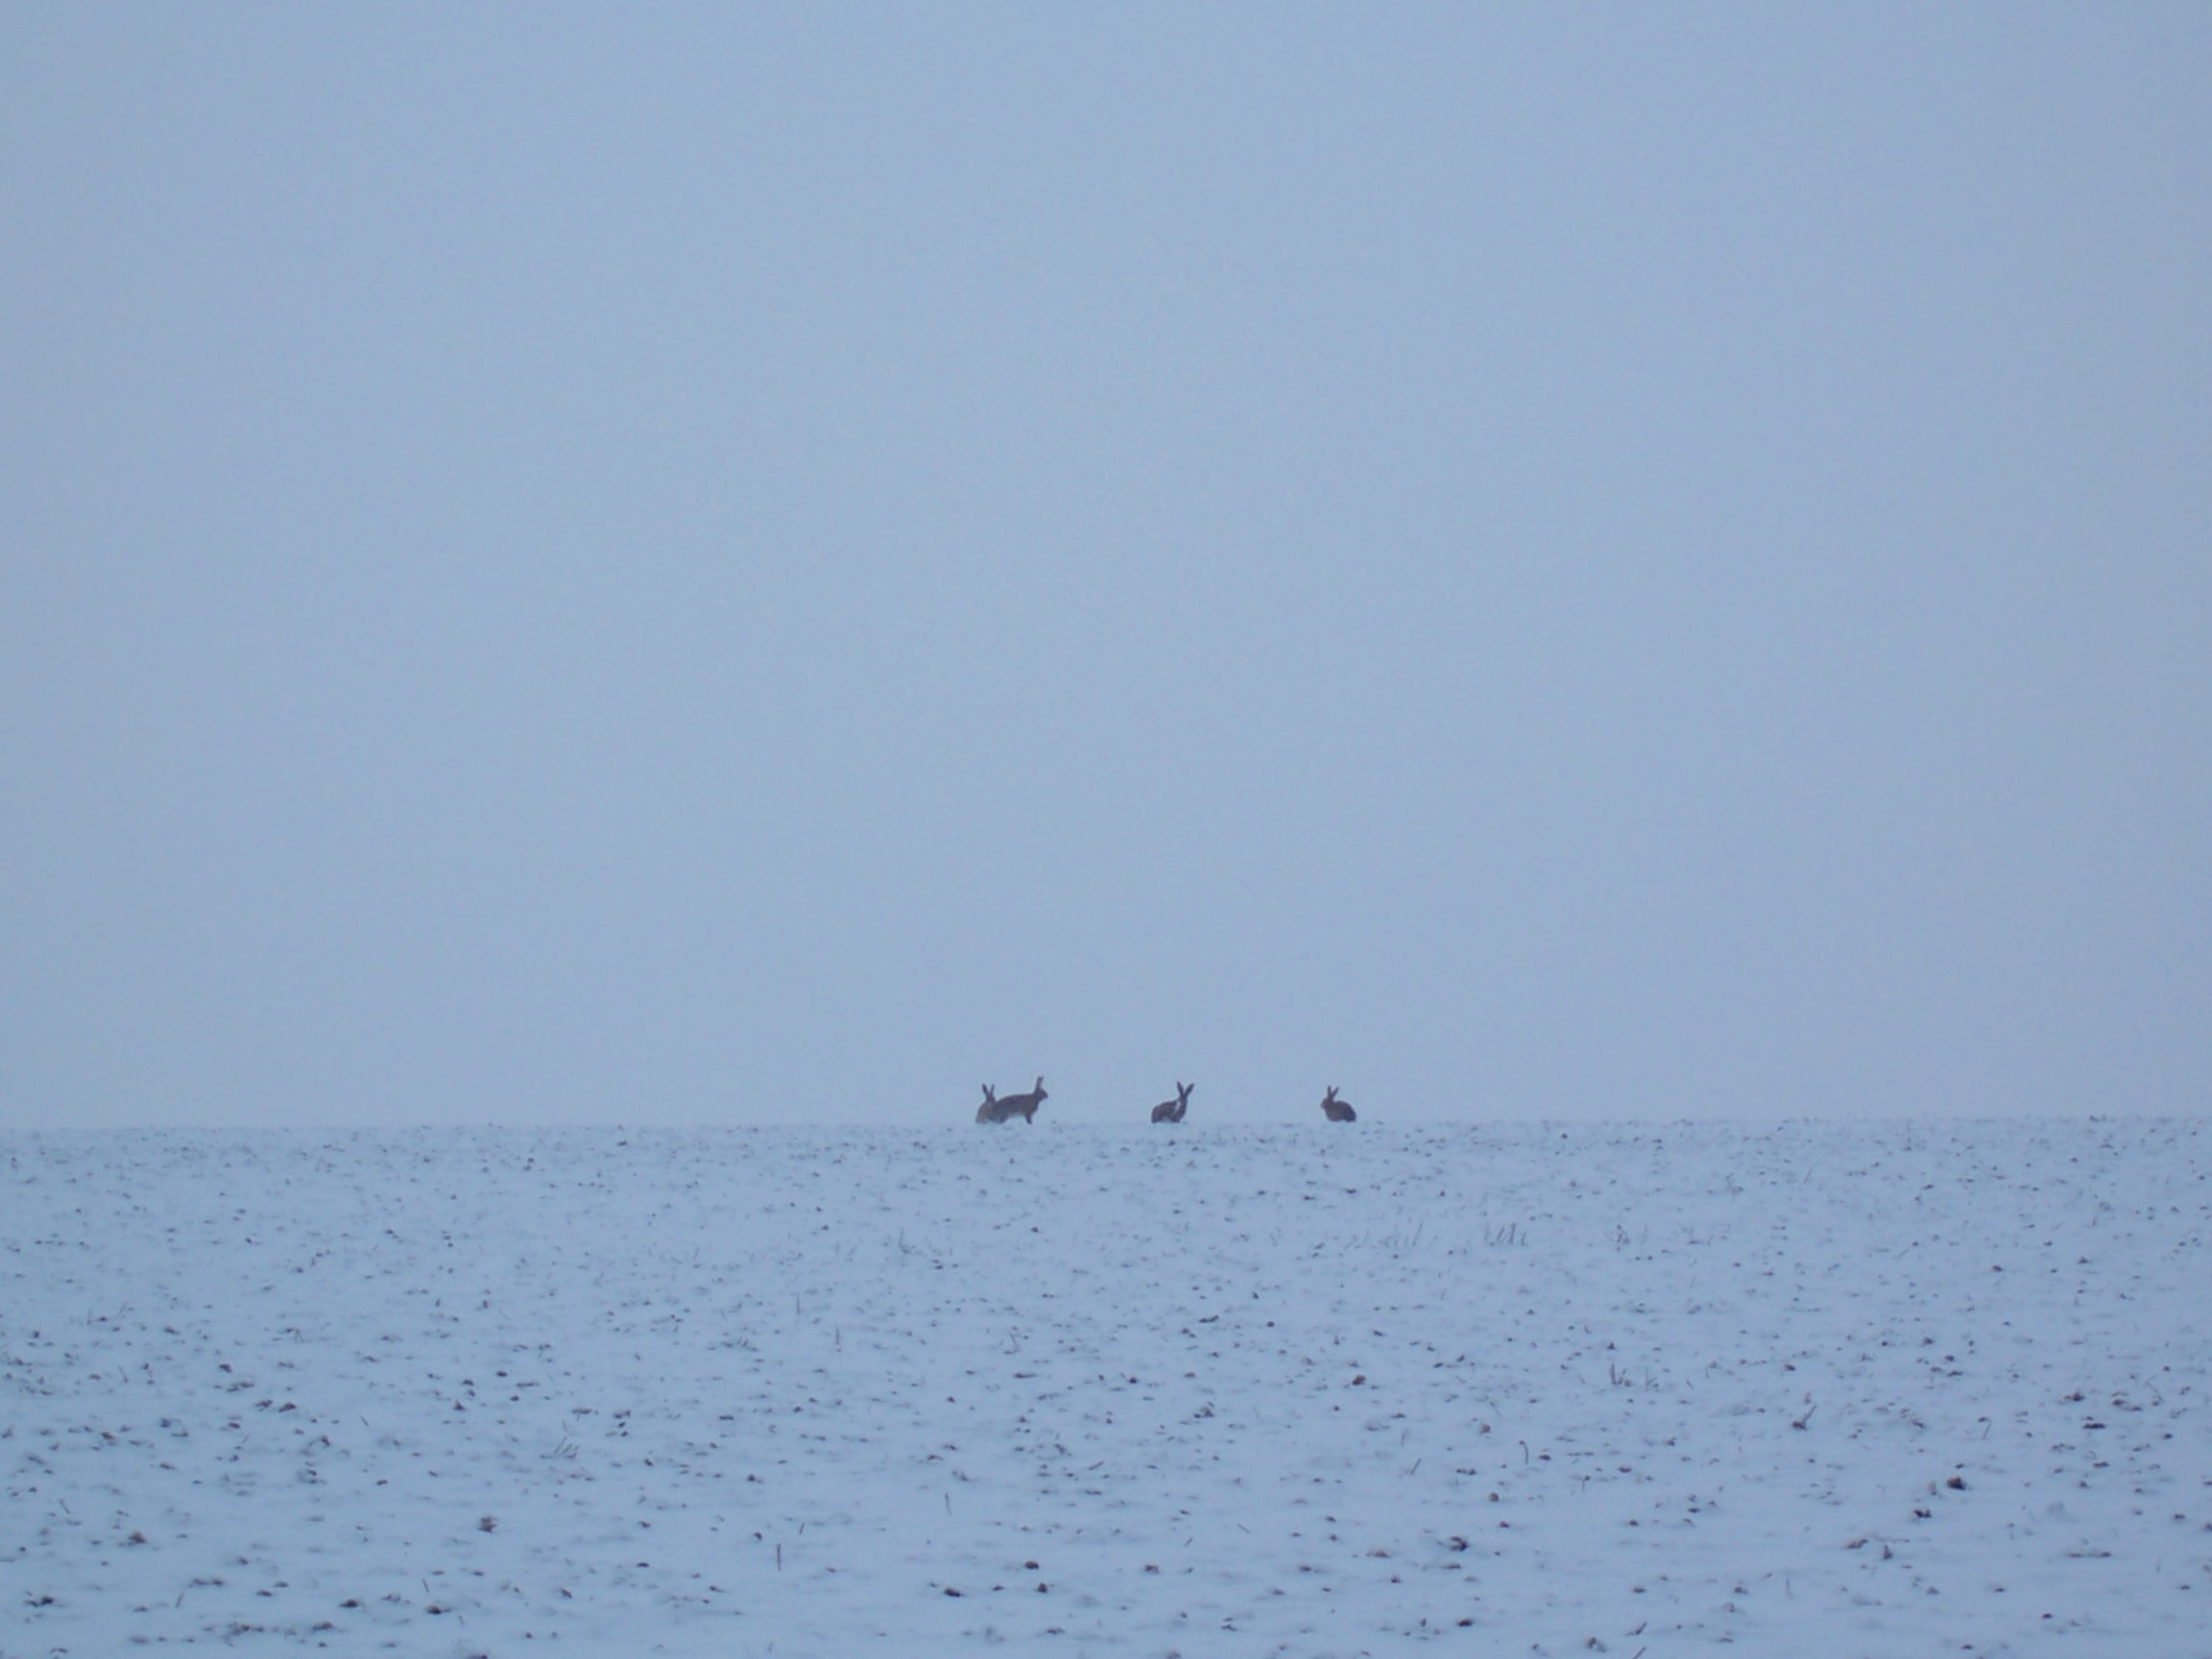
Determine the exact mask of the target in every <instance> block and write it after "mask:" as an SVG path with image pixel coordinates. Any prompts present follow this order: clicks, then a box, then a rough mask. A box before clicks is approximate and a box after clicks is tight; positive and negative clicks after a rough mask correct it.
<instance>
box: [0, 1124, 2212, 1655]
mask: <svg viewBox="0 0 2212 1659" xmlns="http://www.w3.org/2000/svg"><path fill="white" fill-rule="evenodd" d="M957 1110H958V1112H959V1115H960V1116H961V1117H962V1118H965V1117H966V1115H967V1112H968V1107H967V1106H966V1105H961V1106H959V1107H958V1108H957ZM0 1154H4V1155H5V1157H6V1160H7V1171H6V1174H5V1177H4V1185H0V1193H4V1194H5V1202H4V1204H0V1251H4V1254H0V1493H4V1495H5V1504H4V1508H0V1521H4V1522H5V1527H4V1530H0V1654H4V1655H6V1659H31V1656H33V1655H36V1656H38V1659H46V1656H47V1655H53V1654H68V1655H91V1654H98V1655H113V1654H120V1653H125V1652H128V1651H131V1650H132V1647H133V1645H150V1646H162V1645H167V1646H172V1647H174V1646H201V1647H209V1646H214V1645H218V1644H219V1645H222V1646H225V1647H231V1648H235V1649H237V1650H239V1651H242V1652H249V1653H250V1652H255V1651H276V1650H290V1649H293V1648H316V1647H328V1648H330V1649H332V1650H335V1651H343V1652H349V1653H371V1652H378V1651H396V1652H400V1653H406V1654H430V1655H439V1656H444V1655H468V1654H486V1655H496V1656H498V1659H509V1656H512V1655H518V1654H530V1653H555V1654H557V1653H563V1652H567V1653H579V1654H599V1653H608V1654H613V1653H625V1654H630V1653H638V1654H642V1653H671V1654H698V1655H708V1654H714V1655H720V1654H763V1653H768V1652H771V1651H773V1652H775V1653H778V1654H796V1655H806V1654H825V1655H827V1654H836V1653H850V1652H855V1651H867V1650H897V1651H900V1652H907V1653H926V1654H934V1653H979V1652H983V1651H986V1650H988V1649H990V1648H992V1647H995V1646H998V1645H999V1644H1012V1645H1015V1646H1018V1647H1021V1648H1022V1650H1025V1651H1037V1652H1045V1653H1055V1652H1064V1653H1067V1654H1070V1655H1076V1654H1105V1653H1130V1654H1145V1655H1156V1656H1157V1655H1188V1656H1193V1659H1194V1656H1197V1655H1214V1654H1219V1655H1250V1654H1265V1653H1286V1654H1298V1655H1324V1654H1353V1653H1398V1652H1407V1651H1412V1650H1415V1649H1417V1648H1422V1647H1426V1646H1427V1645H1431V1644H1433V1645H1435V1646H1437V1647H1441V1648H1442V1649H1444V1650H1446V1651H1453V1652H1462V1653H1468V1654H1487V1653H1506V1652H1512V1653H1536V1654H1553V1655H1565V1654H1582V1653H1614V1654H1618V1655H1621V1656H1622V1659H1633V1656H1635V1655H1638V1654H1642V1655H1647V1656H1648V1659H1660V1656H1662V1655H1669V1654H1678V1653H1685V1652H1692V1651H1703V1650H1707V1649H1711V1648H1714V1647H1723V1646H1730V1645H1733V1646H1735V1647H1740V1648H1742V1649H1743V1650H1744V1651H1748V1652H1757V1653H1785V1652H1787V1653H1796V1654H1822V1655H1827V1654H1840V1655H1854V1654H1864V1655H1885V1656H1888V1655H1902V1654H1936V1653H1942V1654H1960V1653H1974V1654H2001V1653H2002V1654H2037V1655H2040V1654H2080V1655H2107V1654H2121V1653H2126V1654H2129V1655H2133V1656H2136V1659H2147V1656H2149V1659H2154V1656H2159V1655H2205V1654H2212V1635H2207V1631H2208V1630H2212V1530H2208V1527H2212V1417H2208V1416H2207V1413H2206V1409H2205V1407H2206V1406H2207V1404H2208V1402H2207V1398H2206V1389H2207V1386H2208V1378H2212V1365H2208V1361H2212V1344H2208V1341H2207V1334H2206V1316H2207V1314H2208V1313H2212V1290H2208V1286H2212V1272H2208V1271H2207V1268H2208V1262H2207V1259H2206V1251H2205V1237H2206V1222H2207V1207H2208V1202H2212V1188H2208V1186H2207V1161H2206V1140H2205V1136H2204V1133H2203V1130H2202V1127H2201V1126H2200V1124H2198V1123H2196V1122H2146V1121H2138V1120H2129V1121H2118V1122H2097V1121H2088V1122H2067V1123H2056V1124H2055V1123H2050V1122H2037V1123H1978V1124H1949V1125H1942V1126H1911V1125H1903V1124H1887V1125H1873V1126H1869V1125H1864V1124H1856V1125H1843V1124H1788V1125H1782V1126H1779V1127H1763V1128H1757V1129H1753V1128H1746V1127H1741V1126H1726V1125H1715V1124H1689V1125H1682V1126H1676V1127H1670V1128H1665V1129H1658V1128H1641V1129H1637V1128H1593V1127H1586V1126H1585V1127H1575V1128H1565V1129H1562V1128H1560V1127H1558V1126H1555V1125H1554V1126H1551V1127H1540V1126H1535V1125H1519V1126H1503V1127H1494V1128H1457V1129H1449V1130H1447V1129H1421V1130H1413V1129H1403V1128H1395V1129H1394V1128H1391V1127H1389V1126H1387V1125H1378V1124H1373V1123H1369V1122H1361V1123H1360V1124H1358V1125H1357V1126H1334V1125H1331V1124H1327V1123H1324V1122H1321V1121H1319V1120H1318V1118H1316V1120H1315V1121H1313V1122H1312V1123H1310V1124H1307V1125H1301V1126H1298V1127H1296V1128H1284V1129H1279V1130H1270V1131H1260V1130H1250V1129H1218V1128H1214V1129H1209V1128H1205V1127H1203V1126H1200V1125H1198V1124H1195V1123H1192V1124H1186V1125H1183V1126H1180V1127H1158V1128H1155V1127H1152V1126H1150V1125H1142V1124H1133V1125H1131V1126H1129V1127H1127V1128H1120V1127H1114V1128H1105V1127H1096V1126H1087V1125H1081V1124H1070V1123H1067V1122H1065V1121H1063V1122H1060V1123H1053V1122H1050V1121H1048V1120H1046V1119H1044V1118H1041V1119H1040V1121H1039V1122H1038V1123H1037V1124H1036V1125H1035V1126H1034V1127H1033V1128H1031V1127H1024V1126H1022V1125H1019V1124H1017V1125H1013V1126H1010V1127H1006V1128H978V1127H975V1126H974V1125H973V1124H970V1123H966V1122H962V1123H959V1124H957V1125H948V1127H946V1128H945V1129H944V1130H942V1131H930V1132H924V1133H915V1132H894V1131H886V1130H829V1129H825V1130H820V1131H793V1130H757V1131H746V1130H727V1131H711V1132H699V1133H674V1132H654V1133H643V1132H623V1131H614V1130H600V1131H567V1132H556V1131H511V1130H510V1131H476V1130H436V1131H418V1132H407V1133H385V1134H360V1135H337V1136H330V1135H307V1134H295V1133H254V1134H209V1133H145V1134H84V1135H68V1134H60V1135H55V1134H12V1135H7V1136H0Z"/></svg>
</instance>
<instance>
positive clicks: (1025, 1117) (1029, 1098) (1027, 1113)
mask: <svg viewBox="0 0 2212 1659" xmlns="http://www.w3.org/2000/svg"><path fill="white" fill-rule="evenodd" d="M1044 1103H1045V1079H1044V1078H1043V1077H1039V1078H1038V1079H1037V1087H1036V1088H1034V1089H1032V1090H1030V1091H1029V1093H1028V1094H1002V1095H1000V1096H999V1097H998V1099H996V1100H993V1101H990V1102H988V1104H989V1105H990V1107H991V1111H992V1119H991V1120H992V1121H993V1122H994V1123H1003V1122H1005V1121H1006V1119H1007V1118H1012V1117H1015V1116H1016V1115H1019V1116H1020V1117H1021V1118H1022V1122H1024V1123H1034V1122H1036V1121H1037V1108H1038V1107H1040V1106H1042V1105H1043V1104H1044Z"/></svg>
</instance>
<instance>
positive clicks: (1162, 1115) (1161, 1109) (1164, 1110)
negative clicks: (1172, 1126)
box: [1152, 1083, 1198, 1123]
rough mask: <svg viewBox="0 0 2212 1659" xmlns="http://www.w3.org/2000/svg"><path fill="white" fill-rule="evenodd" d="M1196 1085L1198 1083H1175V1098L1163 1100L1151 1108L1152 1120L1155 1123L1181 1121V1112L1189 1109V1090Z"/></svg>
mask: <svg viewBox="0 0 2212 1659" xmlns="http://www.w3.org/2000/svg"><path fill="white" fill-rule="evenodd" d="M1197 1087H1198V1085H1197V1084H1195V1083H1178V1084H1176V1085H1175V1098H1174V1099H1172V1100H1163V1101H1161V1102H1160V1104H1159V1105H1157V1106H1155V1107H1153V1108H1152V1121H1153V1122H1155V1123H1180V1122H1182V1121H1183V1114H1184V1113H1186V1112H1188V1111H1190V1091H1191V1090H1193V1089H1195V1088H1197Z"/></svg>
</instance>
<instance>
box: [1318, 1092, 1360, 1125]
mask: <svg viewBox="0 0 2212 1659" xmlns="http://www.w3.org/2000/svg"><path fill="white" fill-rule="evenodd" d="M1321 1112H1322V1115H1323V1116H1324V1117H1326V1118H1328V1119H1329V1121H1330V1122H1332V1123H1357V1122H1358V1121H1359V1114H1358V1113H1357V1112H1355V1111H1353V1110H1352V1102H1351V1101H1349V1100H1339V1099H1337V1098H1336V1085H1335V1084H1334V1083H1332V1084H1330V1085H1329V1093H1328V1094H1324V1095H1322V1096H1321Z"/></svg>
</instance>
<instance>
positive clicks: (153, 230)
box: [0, 4, 2212, 1133]
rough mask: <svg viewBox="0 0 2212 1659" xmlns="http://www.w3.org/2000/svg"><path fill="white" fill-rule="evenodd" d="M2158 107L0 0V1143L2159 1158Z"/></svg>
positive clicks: (1820, 85) (2206, 562) (2182, 1085)
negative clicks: (580, 1125) (1965, 1127)
mask: <svg viewBox="0 0 2212 1659" xmlns="http://www.w3.org/2000/svg"><path fill="white" fill-rule="evenodd" d="M2207 87H2212V11H2208V10H2207V9H2206V8H2204V7H2203V6H2201V5H2196V4H2188V5H2179V6H2172V7H2161V6H2154V5H2148V4H2145V5H2128V6H2122V7H2111V6H2091V5H2081V6H2074V7H2043V6H2017V5H2006V6H1996V7H1987V8H1982V7H1974V6H1967V5H1944V6H1937V7H1929V6H1923V5H1907V6H1899V7H1894V8H1887V9H1878V8H1873V7H1860V6H1850V7H1743V8H1704V7H1697V8H1653V7H1647V6H1621V7H1618V8H1606V7H1595V8H1593V7H1571V8H1562V7H1548V6H1545V7H1538V6H1530V7H1527V8H1493V7H1443V6H1428V5H1423V6H1407V7H1401V8H1380V7H1366V6H1358V7H1355V6H1341V7H1327V8H1317V9H1300V8H1291V7H1283V6H1276V5H1264V6H1250V7H1233V8H1218V7H1215V8H1207V7H1198V8H1193V7H1190V6H1187V5H1182V4H1177V5H1171V6H1163V7H1160V8H1157V9H1145V8H1140V7H1072V6H1032V7H1014V8H1008V9H1004V10H979V9H972V8H966V7H963V8H959V9H931V8H919V7H887V8H882V9H868V10H844V9H834V8H829V7H824V6H814V5H805V6H795V7H791V8H788V9H776V10H748V9H739V8H731V7H720V6H702V7H683V8H678V7H665V6H663V7H655V8H632V7H607V8H575V7H566V8H562V7H541V6H529V7H515V8H505V9H503V8H497V7H492V6H471V7H468V8H462V9H454V8H449V7H421V8H413V9H409V8H401V7H385V6H379V7H371V8H337V7H295V6H289V5H287V6H276V7H268V8H254V7H248V6H222V7H174V6H158V7H113V6H70V7H62V6H45V5H32V4H17V5H12V6H9V7H7V9H6V11H5V12H4V13H0V1126H12V1127H25V1126H32V1127H43V1126H56V1125H63V1124H93V1125H105V1124H203V1123H205V1124H217V1123H225V1124H227V1123H276V1124H316V1125H322V1124H345V1123H359V1124H397V1123H413V1122H425V1121H456V1120H458V1121H486V1120H488V1121H498V1122H512V1123H531V1122H552V1121H561V1122H570V1121H578V1120H605V1121H626V1122H738V1123H744V1122H770V1121H793V1120H806V1119H826V1120H831V1121H848V1122H863V1121H880V1122H899V1123H923V1122H936V1121H961V1120H965V1119H966V1118H968V1116H969V1115H970V1114H971V1112H972V1109H973V1107H974V1102H975V1100H976V1099H977V1098H978V1094H977V1089H978V1085H980V1084H981V1083H983V1082H986V1081H989V1082H993V1083H996V1084H997V1085H998V1088H999V1090H1000V1091H1001V1092H1011V1091H1013V1090H1017V1089H1021V1088H1025V1087H1026V1086H1027V1085H1028V1083H1029V1081H1030V1079H1031V1077H1032V1076H1034V1075H1035V1074H1037V1073H1039V1072H1043V1073H1044V1074H1045V1076H1046V1085H1047V1088H1048V1089H1049V1090H1050V1091H1051V1099H1050V1100H1049V1101H1048V1102H1047V1105H1046V1119H1041V1122H1042V1121H1044V1120H1048V1119H1049V1118H1053V1117H1058V1118H1060V1119H1061V1120H1063V1121H1086V1120H1094V1121H1105V1120H1116V1119H1123V1118H1142V1115H1143V1113H1144V1111H1145V1109H1146V1108H1148V1107H1149V1106H1150V1105H1151V1104H1152V1102H1153V1101H1155V1100H1159V1099H1162V1098H1165V1097H1166V1096H1168V1095H1170V1094H1172V1092H1173V1090H1172V1085H1173V1083H1174V1082H1175V1081H1176V1080H1177V1079H1178V1078H1180V1079H1182V1080H1185V1081H1189V1080H1191V1079H1195V1080H1196V1082H1197V1088H1196V1090H1195V1092H1194V1094H1193V1095H1192V1097H1191V1122H1192V1123H1193V1124H1196V1123H1198V1122H1200V1121H1202V1120H1206V1119H1212V1120H1214V1121H1218V1122H1262V1121H1279V1120H1288V1121H1296V1122H1311V1123H1314V1124H1319V1123H1320V1121H1321V1119H1320V1115H1319V1113H1318V1112H1317V1111H1316V1110H1315V1103H1316V1102H1317V1101H1318V1100H1319V1098H1320V1096H1321V1093H1322V1090H1323V1088H1324V1086H1326V1085H1328V1084H1336V1085H1338V1086H1340V1088H1341V1089H1342V1092H1343V1093H1344V1094H1345V1095H1346V1096H1347V1097H1348V1098H1350V1099H1352V1100H1353V1101H1355V1102H1356V1103H1357V1104H1358V1107H1359V1108H1360V1111H1361V1115H1362V1118H1364V1119H1369V1120H1376V1121H1393V1120H1394V1121H1418V1120H1429V1121H1444V1120H1460V1119H1479V1118H1493V1117H1514V1118H1531V1117H1557V1118H1681V1117H1686V1116H1730V1117H1751V1118H1770V1117H1777V1116H1796V1115H1828V1116H1835V1115H1858V1114H1867V1115H1880V1116H1899V1115H1973V1116H1988V1115H2008V1114H2019V1113H2037V1114H2042V1113H2119V1112H2127V1113H2134V1112H2161V1113H2200V1112H2203V1111H2205V1110H2207V1109H2208V1108H2212V1040H2208V1037H2207V1032H2208V1031H2212V276H2208V274H2212V96H2207V92H2206V88H2207ZM1011 1132H1013V1133H1021V1132H1022V1131H1021V1130H1020V1129H1016V1130H1014V1131H1011Z"/></svg>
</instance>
